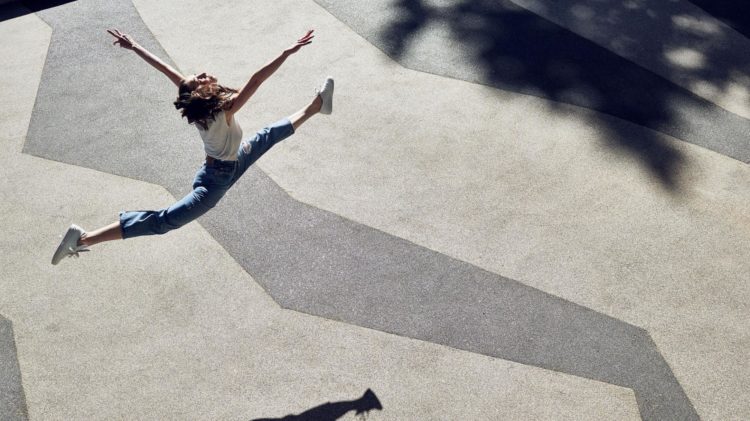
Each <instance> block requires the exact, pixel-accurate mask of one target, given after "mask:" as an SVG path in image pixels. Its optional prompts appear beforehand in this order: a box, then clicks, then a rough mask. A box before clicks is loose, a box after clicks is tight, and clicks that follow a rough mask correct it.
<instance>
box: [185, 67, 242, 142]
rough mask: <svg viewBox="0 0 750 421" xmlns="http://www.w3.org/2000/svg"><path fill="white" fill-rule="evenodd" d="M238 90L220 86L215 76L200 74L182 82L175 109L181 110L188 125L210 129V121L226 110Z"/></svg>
mask: <svg viewBox="0 0 750 421" xmlns="http://www.w3.org/2000/svg"><path fill="white" fill-rule="evenodd" d="M236 92H237V90H236V89H231V88H227V87H225V86H222V85H219V84H218V83H217V80H216V78H215V77H214V76H212V75H209V74H206V73H200V74H196V75H192V76H189V77H187V78H185V79H184V80H183V81H182V82H180V87H179V91H178V96H177V100H175V102H174V106H175V108H177V109H178V110H181V113H182V116H183V117H185V118H187V120H188V123H190V124H193V123H195V124H198V125H199V126H201V127H203V128H204V129H208V120H209V119H213V118H214V116H215V115H216V113H218V112H219V111H221V110H222V109H225V108H226V107H227V105H228V104H229V101H230V100H231V97H232V94H234V93H236Z"/></svg>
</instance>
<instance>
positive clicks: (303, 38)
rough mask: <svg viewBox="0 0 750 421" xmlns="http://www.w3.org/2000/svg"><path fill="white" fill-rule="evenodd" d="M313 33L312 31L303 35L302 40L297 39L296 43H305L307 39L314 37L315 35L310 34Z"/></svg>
mask: <svg viewBox="0 0 750 421" xmlns="http://www.w3.org/2000/svg"><path fill="white" fill-rule="evenodd" d="M313 32H315V30H314V29H311V30H309V31H307V33H306V34H305V35H303V36H302V38H300V39H298V40H297V42H300V43H302V42H306V41H307V40H309V39H313V38H314V37H315V35H313V34H312V33H313Z"/></svg>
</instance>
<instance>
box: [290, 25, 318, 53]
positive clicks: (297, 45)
mask: <svg viewBox="0 0 750 421" xmlns="http://www.w3.org/2000/svg"><path fill="white" fill-rule="evenodd" d="M314 31H315V30H314V29H311V30H309V31H307V33H306V34H305V35H304V36H303V37H302V38H300V39H298V40H297V42H295V43H294V44H293V45H292V46H291V47H289V48H287V49H286V50H284V51H285V52H287V53H289V54H294V53H296V52H297V51H299V49H300V48H302V47H303V46H305V45H307V44H309V43H311V42H312V39H313V38H315V35H313V34H312V33H313V32H314Z"/></svg>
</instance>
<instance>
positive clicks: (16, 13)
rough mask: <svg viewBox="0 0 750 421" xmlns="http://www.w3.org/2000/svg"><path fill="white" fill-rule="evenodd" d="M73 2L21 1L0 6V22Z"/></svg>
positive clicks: (52, 0)
mask: <svg viewBox="0 0 750 421" xmlns="http://www.w3.org/2000/svg"><path fill="white" fill-rule="evenodd" d="M73 1H75V0H23V1H14V2H11V3H7V4H4V5H0V22H3V21H6V20H10V19H15V18H17V17H21V16H24V15H28V14H30V13H36V12H38V11H40V10H44V9H50V8H52V7H57V6H61V5H63V4H66V3H71V2H73Z"/></svg>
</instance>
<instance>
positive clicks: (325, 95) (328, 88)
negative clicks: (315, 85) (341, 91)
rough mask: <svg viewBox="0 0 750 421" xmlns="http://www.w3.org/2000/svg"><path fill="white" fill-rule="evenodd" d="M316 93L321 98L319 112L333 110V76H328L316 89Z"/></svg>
mask: <svg viewBox="0 0 750 421" xmlns="http://www.w3.org/2000/svg"><path fill="white" fill-rule="evenodd" d="M317 93H318V95H319V96H320V99H322V100H323V105H322V106H321V107H320V113H321V114H331V113H332V112H333V78H332V77H330V76H328V77H327V78H326V81H325V82H323V86H321V87H320V89H318V92H317Z"/></svg>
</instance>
